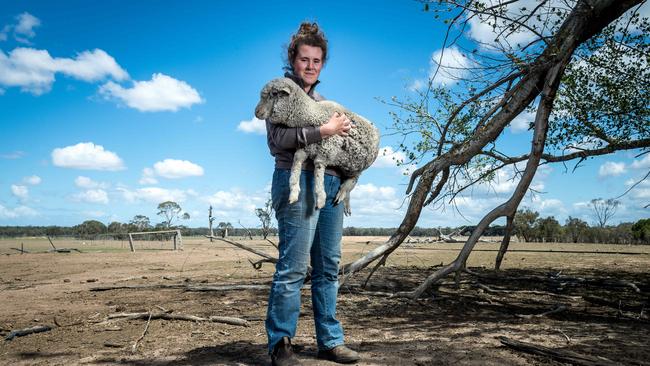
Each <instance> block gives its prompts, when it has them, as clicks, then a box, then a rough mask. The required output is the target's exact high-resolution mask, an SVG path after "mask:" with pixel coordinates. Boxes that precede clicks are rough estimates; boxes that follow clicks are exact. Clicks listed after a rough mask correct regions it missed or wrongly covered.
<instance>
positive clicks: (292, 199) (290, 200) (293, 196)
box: [289, 192, 300, 204]
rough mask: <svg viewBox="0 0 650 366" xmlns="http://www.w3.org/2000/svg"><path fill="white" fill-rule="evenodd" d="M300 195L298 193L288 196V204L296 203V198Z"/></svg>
mask: <svg viewBox="0 0 650 366" xmlns="http://www.w3.org/2000/svg"><path fill="white" fill-rule="evenodd" d="M299 195H300V192H296V193H295V194H294V193H291V194H289V204H293V203H296V202H298V196H299Z"/></svg>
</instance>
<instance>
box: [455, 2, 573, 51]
mask: <svg viewBox="0 0 650 366" xmlns="http://www.w3.org/2000/svg"><path fill="white" fill-rule="evenodd" d="M497 3H498V2H497V1H496V0H489V1H487V3H486V4H485V5H486V6H495V5H497ZM499 3H500V2H499ZM511 3H512V4H508V5H505V6H503V7H501V9H503V11H504V13H503V15H504V17H505V18H509V19H519V20H521V19H524V18H525V19H526V20H525V24H526V25H527V26H528V27H531V28H533V29H539V31H538V32H543V31H548V27H545V24H553V22H555V21H557V19H558V15H557V12H555V11H553V12H550V11H549V12H543V11H542V12H540V11H538V12H537V14H541V16H540V18H538V17H536V16H532V17H526V16H525V14H528V13H529V12H530V11H531V10H532V9H534V8H535V7H536V6H537V5H538V3H539V1H538V0H520V1H515V2H511ZM553 6H554V8H555V9H556V10H557V11H567V10H568V9H567V8H566V7H565V6H563V4H561V2H555V3H554V4H553ZM522 8H525V10H523V11H522V10H521V9H522ZM547 17H548V19H547ZM495 22H496V24H495ZM468 24H469V30H468V32H467V34H468V35H469V37H470V38H472V39H474V40H475V41H477V42H480V43H481V45H482V46H483V47H484V48H485V49H488V50H491V49H502V48H505V49H510V48H514V47H515V46H516V45H519V46H525V45H527V44H528V43H530V42H531V41H533V40H534V39H536V38H537V36H536V35H535V33H533V32H531V31H530V30H529V29H527V28H526V27H519V29H518V30H517V31H515V32H511V31H510V29H509V27H510V25H511V24H512V22H511V21H508V20H507V19H503V18H498V19H495V17H493V16H489V15H476V14H474V16H473V17H472V18H470V19H469V21H468ZM495 25H496V27H495ZM497 37H498V38H499V39H498V40H496V38H497Z"/></svg>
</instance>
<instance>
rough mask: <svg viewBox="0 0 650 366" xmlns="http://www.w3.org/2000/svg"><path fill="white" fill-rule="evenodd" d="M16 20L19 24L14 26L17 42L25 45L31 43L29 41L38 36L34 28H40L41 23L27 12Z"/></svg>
mask: <svg viewBox="0 0 650 366" xmlns="http://www.w3.org/2000/svg"><path fill="white" fill-rule="evenodd" d="M16 20H17V21H18V24H16V25H15V26H14V36H15V38H16V40H17V41H19V42H23V43H29V40H28V39H29V38H34V37H35V36H36V32H34V28H36V27H38V26H40V25H41V21H40V20H39V19H38V18H37V17H35V16H33V15H31V14H29V13H27V12H25V13H22V14H20V15H18V16H17V17H16Z"/></svg>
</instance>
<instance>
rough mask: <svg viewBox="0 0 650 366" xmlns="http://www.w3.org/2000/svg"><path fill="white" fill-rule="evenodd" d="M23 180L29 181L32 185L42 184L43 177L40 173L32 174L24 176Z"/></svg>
mask: <svg viewBox="0 0 650 366" xmlns="http://www.w3.org/2000/svg"><path fill="white" fill-rule="evenodd" d="M23 182H25V183H27V184H29V185H32V186H36V185H39V184H41V182H42V179H41V177H39V176H38V175H32V176H29V177H25V178H23Z"/></svg>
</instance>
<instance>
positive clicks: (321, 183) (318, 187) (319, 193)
mask: <svg viewBox="0 0 650 366" xmlns="http://www.w3.org/2000/svg"><path fill="white" fill-rule="evenodd" d="M314 191H316V208H323V207H325V199H326V198H327V194H326V193H325V161H324V159H323V157H321V156H317V157H316V158H315V159H314Z"/></svg>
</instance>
